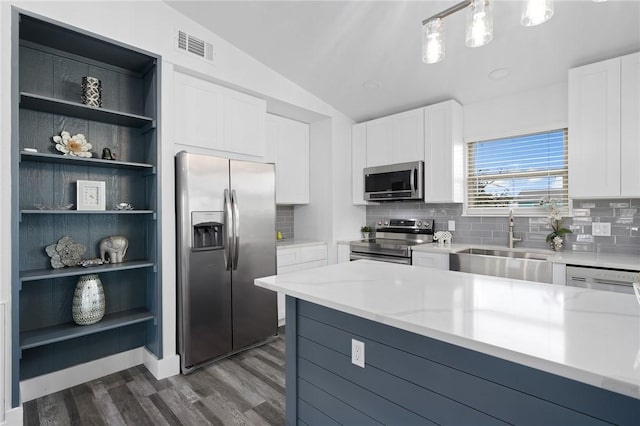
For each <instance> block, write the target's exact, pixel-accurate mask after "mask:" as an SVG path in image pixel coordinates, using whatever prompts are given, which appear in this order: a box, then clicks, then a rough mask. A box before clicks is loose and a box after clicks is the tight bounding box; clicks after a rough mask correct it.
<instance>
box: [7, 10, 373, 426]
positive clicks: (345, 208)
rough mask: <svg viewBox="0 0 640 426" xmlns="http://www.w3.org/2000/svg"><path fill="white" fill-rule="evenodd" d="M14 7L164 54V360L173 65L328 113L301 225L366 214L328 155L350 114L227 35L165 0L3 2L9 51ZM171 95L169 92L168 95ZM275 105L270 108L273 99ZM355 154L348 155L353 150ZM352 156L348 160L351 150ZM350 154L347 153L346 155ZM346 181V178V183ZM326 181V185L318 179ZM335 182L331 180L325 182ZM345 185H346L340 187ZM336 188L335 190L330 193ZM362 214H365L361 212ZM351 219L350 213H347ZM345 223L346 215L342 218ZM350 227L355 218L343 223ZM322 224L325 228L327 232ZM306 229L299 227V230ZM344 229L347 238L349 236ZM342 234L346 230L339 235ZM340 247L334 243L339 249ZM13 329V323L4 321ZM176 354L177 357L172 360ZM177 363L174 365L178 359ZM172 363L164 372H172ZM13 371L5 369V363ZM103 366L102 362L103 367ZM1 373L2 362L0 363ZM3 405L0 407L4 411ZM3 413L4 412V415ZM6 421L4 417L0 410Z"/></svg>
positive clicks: (170, 314) (171, 271)
mask: <svg viewBox="0 0 640 426" xmlns="http://www.w3.org/2000/svg"><path fill="white" fill-rule="evenodd" d="M12 5H13V6H17V7H19V8H21V9H24V10H26V11H30V12H33V13H36V14H39V15H42V16H46V17H48V18H50V19H54V20H57V21H60V22H63V23H65V24H68V25H71V26H75V27H78V28H81V29H83V30H87V31H91V32H93V33H96V34H100V35H102V36H104V37H107V38H111V39H114V40H117V41H120V42H123V43H126V44H129V45H132V46H135V47H138V48H141V49H145V50H148V51H150V52H154V53H156V54H159V55H161V56H162V57H163V62H162V71H163V74H162V78H161V82H160V84H161V87H162V91H163V98H162V104H161V107H162V112H161V126H162V127H161V133H160V141H159V143H160V144H161V150H160V152H161V164H162V167H161V174H160V180H161V183H162V187H163V188H164V191H163V192H162V193H163V199H162V228H163V230H165V232H163V235H162V255H163V262H162V296H163V352H164V357H165V360H166V359H168V358H169V359H172V358H173V359H175V352H176V342H175V318H176V312H175V232H174V230H175V226H174V221H175V216H174V208H173V203H174V200H173V190H172V188H173V179H174V177H173V153H174V151H175V149H176V147H175V144H176V143H177V142H179V135H175V134H174V132H173V124H172V120H171V119H172V116H173V114H172V108H171V94H172V92H173V91H172V81H173V77H172V76H173V69H174V66H177V65H176V64H179V67H181V68H183V69H188V70H191V71H192V72H194V73H199V74H202V75H206V76H207V77H208V78H210V79H211V80H213V81H216V82H218V83H220V84H223V85H226V86H228V87H231V88H235V89H239V90H242V91H244V92H247V93H250V94H254V95H256V96H259V97H262V98H264V99H266V100H267V104H268V107H267V108H268V109H271V110H273V109H275V108H279V110H289V111H291V112H292V117H291V118H298V119H300V117H309V118H310V119H318V118H319V117H329V118H326V119H324V120H322V121H320V122H318V123H317V124H316V123H312V124H311V128H312V129H316V130H315V131H314V133H315V134H316V137H315V138H312V146H311V155H312V161H311V173H312V176H311V181H312V197H314V201H312V205H311V206H310V207H314V208H315V207H318V210H317V212H322V213H325V212H326V213H327V214H318V213H313V212H311V210H313V209H309V212H310V213H309V214H303V217H304V219H302V222H301V223H303V224H306V226H307V229H308V230H316V231H317V232H318V236H315V235H314V236H313V238H320V235H321V236H322V239H323V240H326V241H327V242H329V243H331V242H332V239H333V238H334V236H336V235H339V233H340V232H341V231H340V230H341V229H342V225H338V226H336V227H334V225H333V223H332V222H334V221H335V220H337V219H340V217H339V216H338V214H340V215H342V216H344V217H346V218H347V221H349V220H352V219H353V217H354V216H357V218H356V219H353V220H354V221H355V222H354V223H355V224H356V225H353V226H354V229H355V226H357V224H359V223H361V222H362V221H363V220H362V218H363V217H364V211H363V210H362V209H359V208H356V207H353V206H352V205H351V203H350V202H349V203H345V204H342V200H343V199H344V194H343V193H342V192H344V191H348V190H349V188H350V175H349V173H348V167H346V166H345V167H340V168H339V169H340V170H338V168H334V167H332V165H331V162H332V161H334V160H335V159H336V156H337V155H340V153H350V134H351V128H350V123H351V121H350V120H349V119H348V118H347V117H345V116H344V115H342V114H341V113H340V112H338V111H336V110H335V109H334V108H333V107H331V106H330V105H328V104H326V103H325V102H323V101H322V100H320V99H318V98H317V97H315V96H313V95H311V94H310V93H308V92H306V91H305V90H303V89H302V88H300V87H299V86H297V85H295V84H294V83H292V82H290V81H289V80H287V79H285V78H284V77H282V76H280V75H279V74H277V73H276V72H274V71H273V70H271V69H269V68H267V67H266V66H265V65H263V64H262V63H260V62H258V61H256V60H255V59H253V58H251V57H250V56H248V55H246V54H245V53H244V52H242V51H240V50H238V49H237V48H235V47H234V46H232V45H230V44H229V43H227V42H225V41H224V40H222V39H221V38H219V37H217V36H216V35H215V34H213V33H211V32H209V31H207V30H205V29H204V28H203V27H201V26H199V25H198V24H196V23H194V22H192V21H190V20H189V19H187V18H186V17H184V16H182V15H179V14H178V13H177V12H175V11H174V10H173V9H171V8H170V7H168V6H167V5H166V4H165V3H163V2H159V1H138V2H135V1H132V2H113V1H108V2H58V1H46V2H45V1H43V2H31V1H26V2H21V1H14V2H0V46H1V51H2V52H3V53H5V52H10V51H11V44H10V37H11V6H12ZM178 28H179V29H182V30H186V31H187V32H189V33H191V34H193V35H194V36H196V37H199V38H202V39H204V40H207V41H209V42H211V43H213V45H214V49H215V61H214V63H213V64H211V63H209V62H207V61H204V60H202V59H201V58H198V57H195V56H193V55H190V54H187V53H184V52H182V51H178V50H177V49H175V48H174V38H175V31H176V29H178ZM0 61H1V62H0V140H3V141H10V140H11V129H10V126H9V123H10V121H11V120H10V113H11V99H10V96H9V93H10V87H11V82H10V72H11V64H10V55H7V54H3V55H0ZM164 94H166V95H167V96H164ZM270 104H272V105H273V108H270V107H269V105H270ZM348 155H350V154H348ZM348 155H347V157H346V158H347V159H348V158H349V156H348ZM338 160H339V161H340V160H342V161H341V164H342V163H344V164H350V163H349V162H347V161H346V159H345V158H342V159H338ZM349 161H350V160H349ZM10 167H11V162H10V155H5V154H3V155H1V156H0V179H2V182H3V185H2V186H1V187H0V203H2V205H4V206H8V205H10V202H11V173H10ZM328 170H329V171H331V172H330V175H329V180H328V181H326V180H324V176H325V174H326V173H327V171H328ZM343 180H344V184H342V183H341V182H342V181H343ZM323 181H324V182H325V184H324V186H321V185H320V183H321V182H323ZM327 183H330V185H331V186H328V185H327ZM341 185H342V186H343V187H344V188H342V187H341V189H343V191H340V190H339V189H336V188H337V187H340V186H341ZM332 189H335V191H334V192H335V194H336V195H334V194H333V193H332ZM360 215H361V216H362V218H360ZM350 218H351V219H350ZM341 223H342V222H341ZM344 227H345V228H348V229H349V230H350V229H351V226H350V225H344ZM325 230H327V231H326V232H325ZM302 234H303V233H302V232H301V235H302ZM355 234H356V232H354V233H353V234H351V233H350V234H349V235H347V233H345V235H344V238H350V237H351V235H355ZM10 236H11V219H10V210H9V209H0V300H2V299H6V300H7V301H8V300H9V298H10V291H11V290H10V289H11V270H10V256H11V252H12V251H11V246H10V240H11V238H10ZM339 238H342V237H339ZM334 251H335V250H332V252H334ZM7 327H8V328H7V330H10V328H9V327H10V324H8V325H7ZM4 350H5V357H6V359H7V362H10V359H11V348H10V345H6V347H5V348H4ZM172 361H173V360H172ZM176 365H177V364H176ZM171 368H172V367H171V366H169V367H167V370H166V371H171ZM7 371H8V370H7ZM98 371H99V369H98ZM0 374H1V369H0ZM0 380H1V382H2V385H4V386H5V389H7V390H8V391H10V377H8V376H5V377H4V379H3V378H2V376H0ZM6 396H7V398H6V402H5V404H4V408H5V410H6V409H8V408H9V406H10V398H11V395H10V392H7V394H6ZM5 410H0V411H2V412H4V411H5ZM0 415H2V414H0ZM0 421H1V417H0Z"/></svg>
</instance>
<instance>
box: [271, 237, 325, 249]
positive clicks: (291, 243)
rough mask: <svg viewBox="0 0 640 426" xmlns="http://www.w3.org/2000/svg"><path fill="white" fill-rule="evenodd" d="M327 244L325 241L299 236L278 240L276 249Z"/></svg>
mask: <svg viewBox="0 0 640 426" xmlns="http://www.w3.org/2000/svg"><path fill="white" fill-rule="evenodd" d="M322 244H326V243H325V242H324V241H316V240H304V239H299V238H290V239H284V240H278V241H276V249H279V248H298V247H308V246H318V245H322Z"/></svg>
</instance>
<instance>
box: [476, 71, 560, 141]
mask: <svg viewBox="0 0 640 426" xmlns="http://www.w3.org/2000/svg"><path fill="white" fill-rule="evenodd" d="M568 102H569V101H568V82H567V81H565V82H562V83H559V84H555V85H552V86H548V87H542V88H540V89H536V90H531V91H527V92H521V93H516V94H514V95H510V96H503V97H501V98H495V99H490V100H487V101H482V102H476V103H473V104H469V105H465V106H464V139H465V141H467V142H472V141H482V140H488V139H494V138H503V137H509V136H517V135H522V134H526V133H535V132H538V131H544V130H554V129H560V128H563V127H566V126H567V123H568V114H569V112H568Z"/></svg>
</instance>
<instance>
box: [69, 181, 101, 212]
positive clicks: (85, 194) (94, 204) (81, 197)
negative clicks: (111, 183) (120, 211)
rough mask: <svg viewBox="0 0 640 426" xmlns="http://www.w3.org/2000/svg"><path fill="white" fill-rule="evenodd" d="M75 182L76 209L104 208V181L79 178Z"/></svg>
mask: <svg viewBox="0 0 640 426" xmlns="http://www.w3.org/2000/svg"><path fill="white" fill-rule="evenodd" d="M76 184H77V189H78V191H77V201H78V203H77V206H78V210H105V205H106V203H105V201H106V200H105V187H106V185H105V183H104V182H102V181H95V180H79V181H76Z"/></svg>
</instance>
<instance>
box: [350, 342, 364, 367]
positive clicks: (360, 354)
mask: <svg viewBox="0 0 640 426" xmlns="http://www.w3.org/2000/svg"><path fill="white" fill-rule="evenodd" d="M351 363H352V364H355V365H357V366H358V367H362V368H364V342H360V341H358V340H356V339H351Z"/></svg>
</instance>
